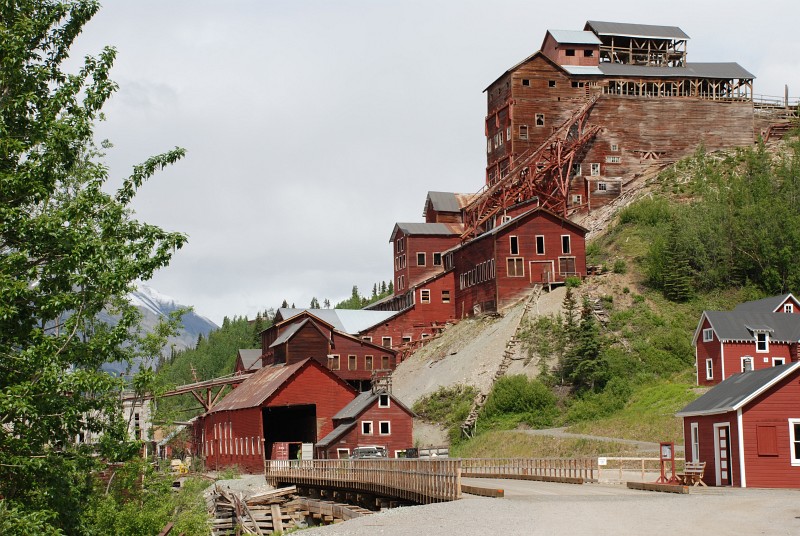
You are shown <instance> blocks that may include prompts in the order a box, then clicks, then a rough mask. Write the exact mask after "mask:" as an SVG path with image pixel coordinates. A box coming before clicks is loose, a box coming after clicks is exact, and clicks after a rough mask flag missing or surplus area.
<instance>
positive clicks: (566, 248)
mask: <svg viewBox="0 0 800 536" xmlns="http://www.w3.org/2000/svg"><path fill="white" fill-rule="evenodd" d="M561 253H572V248H571V247H570V243H569V235H567V234H565V235H561Z"/></svg>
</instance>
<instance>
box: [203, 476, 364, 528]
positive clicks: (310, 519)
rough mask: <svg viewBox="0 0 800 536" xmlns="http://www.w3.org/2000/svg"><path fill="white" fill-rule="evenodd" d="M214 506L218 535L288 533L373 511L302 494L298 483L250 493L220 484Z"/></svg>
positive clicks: (216, 490)
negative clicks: (301, 495) (298, 491)
mask: <svg viewBox="0 0 800 536" xmlns="http://www.w3.org/2000/svg"><path fill="white" fill-rule="evenodd" d="M210 508H211V511H212V513H213V514H214V521H213V526H212V530H211V533H212V534H213V535H214V536H222V535H229V534H235V535H239V534H259V535H266V534H273V533H276V532H277V533H285V532H287V531H289V530H297V529H303V528H307V527H309V526H313V525H319V524H329V523H339V522H341V521H347V520H348V519H353V518H356V517H361V516H363V515H366V514H370V513H372V512H370V511H369V510H367V509H365V508H361V507H360V506H353V505H351V504H341V503H337V502H333V501H325V500H319V499H308V498H305V497H300V496H298V495H297V488H296V487H295V486H289V487H286V488H279V489H274V490H270V491H264V492H260V493H256V494H254V495H250V496H248V497H245V496H244V495H243V494H242V493H237V492H233V491H231V490H229V489H224V488H221V487H219V486H216V487H215V489H214V493H213V503H212V505H211V507H210Z"/></svg>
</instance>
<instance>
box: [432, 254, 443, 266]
mask: <svg viewBox="0 0 800 536" xmlns="http://www.w3.org/2000/svg"><path fill="white" fill-rule="evenodd" d="M433 265H434V266H441V265H442V254H441V253H434V254H433Z"/></svg>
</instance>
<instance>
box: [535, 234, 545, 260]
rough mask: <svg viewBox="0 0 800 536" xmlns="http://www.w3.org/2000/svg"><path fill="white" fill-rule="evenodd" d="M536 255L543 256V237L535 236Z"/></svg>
mask: <svg viewBox="0 0 800 536" xmlns="http://www.w3.org/2000/svg"><path fill="white" fill-rule="evenodd" d="M536 254H537V255H544V235H536Z"/></svg>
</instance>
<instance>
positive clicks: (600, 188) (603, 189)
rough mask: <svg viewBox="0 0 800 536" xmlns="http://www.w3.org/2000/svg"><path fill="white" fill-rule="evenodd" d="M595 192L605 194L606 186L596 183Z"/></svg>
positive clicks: (602, 183)
mask: <svg viewBox="0 0 800 536" xmlns="http://www.w3.org/2000/svg"><path fill="white" fill-rule="evenodd" d="M597 191H598V192H606V191H608V184H606V183H604V182H598V183H597Z"/></svg>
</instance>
